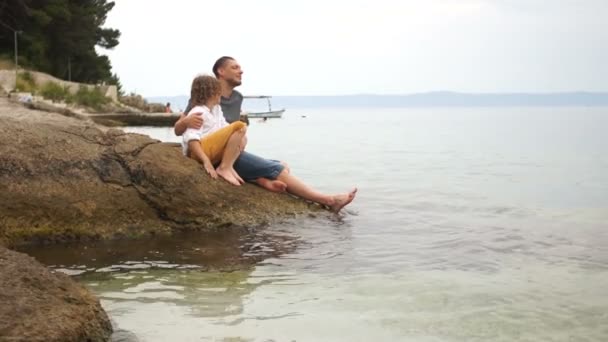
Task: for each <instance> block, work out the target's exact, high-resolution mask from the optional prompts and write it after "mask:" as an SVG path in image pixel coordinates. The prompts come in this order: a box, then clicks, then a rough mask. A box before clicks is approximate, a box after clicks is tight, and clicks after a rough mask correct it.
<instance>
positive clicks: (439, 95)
mask: <svg viewBox="0 0 608 342" xmlns="http://www.w3.org/2000/svg"><path fill="white" fill-rule="evenodd" d="M247 95H249V94H247ZM147 99H148V100H149V101H152V102H161V103H165V102H171V103H172V106H174V108H179V107H180V106H182V107H185V104H186V103H187V101H188V96H185V95H184V96H165V97H163V96H155V97H149V98H147ZM272 105H273V108H317V107H318V108H320V107H368V108H369V107H379V108H391V107H392V108H400V107H606V106H608V92H582V91H581V92H554V93H458V92H449V91H439V92H428V93H416V94H409V95H373V94H361V95H329V96H273V98H272Z"/></svg>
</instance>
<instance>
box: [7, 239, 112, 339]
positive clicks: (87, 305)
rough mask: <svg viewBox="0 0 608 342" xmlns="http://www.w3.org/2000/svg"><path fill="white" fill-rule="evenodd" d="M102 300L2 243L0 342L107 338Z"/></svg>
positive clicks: (107, 326) (108, 333) (110, 330)
mask: <svg viewBox="0 0 608 342" xmlns="http://www.w3.org/2000/svg"><path fill="white" fill-rule="evenodd" d="M111 334H112V325H111V324H110V321H109V319H108V316H107V315H106V313H105V312H104V311H103V309H102V308H101V305H100V304H99V301H98V300H97V299H96V298H95V297H93V295H92V294H91V293H90V292H89V291H88V290H87V289H85V288H84V287H83V286H81V285H79V284H77V283H75V282H74V281H73V280H71V279H70V278H69V277H68V276H66V275H64V274H61V273H53V272H51V271H49V270H48V269H47V268H46V267H44V266H42V265H41V264H39V263H38V262H37V261H36V260H34V259H33V258H31V257H28V256H27V255H25V254H21V253H17V252H13V251H10V250H8V249H6V248H4V247H2V246H0V341H58V342H59V341H61V342H70V341H74V342H77V341H91V342H93V341H107V340H108V339H109V338H110V336H111Z"/></svg>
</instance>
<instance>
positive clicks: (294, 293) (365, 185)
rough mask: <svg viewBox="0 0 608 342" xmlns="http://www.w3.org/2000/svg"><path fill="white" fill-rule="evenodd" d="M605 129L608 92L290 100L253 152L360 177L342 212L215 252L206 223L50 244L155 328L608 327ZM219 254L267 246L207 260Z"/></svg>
mask: <svg viewBox="0 0 608 342" xmlns="http://www.w3.org/2000/svg"><path fill="white" fill-rule="evenodd" d="M303 116H305V117H303ZM128 130H129V131H134V132H141V133H145V134H150V135H152V136H153V137H156V138H158V139H161V140H165V141H179V139H178V138H176V137H175V136H173V135H172V133H171V130H170V129H167V128H129V129H128ZM606 132H608V108H559V109H554V108H458V109H451V108H442V109H438V108H432V109H408V108H401V109H382V110H370V109H355V110H350V109H342V110H337V109H331V110H329V109H328V110H323V109H314V110H312V109H311V110H306V111H298V110H288V111H287V112H286V113H285V117H284V118H283V119H280V120H269V121H268V122H264V123H262V122H259V121H257V120H255V121H254V122H252V125H251V126H250V129H249V133H248V134H249V145H248V150H249V151H251V152H254V153H256V154H259V155H262V156H265V157H271V158H275V159H282V160H285V161H287V162H288V163H289V164H290V166H291V168H292V171H293V172H294V174H296V175H298V176H300V177H301V178H302V179H304V180H305V181H307V182H308V183H310V184H311V185H314V186H315V187H317V188H319V189H320V190H323V191H327V192H341V191H346V190H348V189H349V188H350V187H352V186H357V187H358V188H359V193H358V196H357V198H356V200H355V202H354V203H353V204H352V205H351V206H350V207H348V210H347V211H346V213H345V215H344V217H342V218H340V219H337V218H334V217H331V216H327V217H326V216H324V215H320V216H318V217H305V218H298V219H293V220H289V221H286V222H283V223H281V224H277V225H274V226H271V227H268V228H267V229H265V230H264V232H263V233H260V234H263V237H262V238H259V239H257V240H255V239H254V240H255V241H253V242H252V241H249V242H248V240H247V239H245V240H239V239H238V238H235V237H233V238H232V239H233V240H234V239H236V240H234V241H237V242H235V243H234V244H233V245H238V248H236V249H231V248H232V247H226V248H227V252H225V253H224V252H218V253H216V255H215V257H213V258H210V259H209V258H200V257H198V255H199V254H197V253H198V252H199V251H201V250H205V249H207V250H209V249H213V248H212V247H209V246H207V245H206V244H207V242H202V241H200V242H197V241H196V239H182V240H181V241H180V240H177V241H173V242H171V244H172V246H173V248H169V249H164V247H162V246H161V247H159V246H156V247H154V248H144V251H143V254H136V255H135V256H133V255H132V254H131V255H130V254H129V253H123V254H119V255H118V256H114V257H113V258H109V259H107V260H101V261H100V260H97V257H95V261H91V260H92V259H93V257H91V256H83V255H81V256H80V257H77V256H74V257H73V258H74V259H78V260H73V261H69V260H67V261H66V260H64V261H57V259H53V257H51V256H48V255H47V256H46V257H45V256H42V257H41V258H42V259H43V261H44V260H46V261H47V262H48V263H51V264H54V265H55V267H58V268H62V269H64V270H66V271H67V272H73V273H81V272H83V271H85V270H87V269H88V270H89V271H90V272H84V273H82V274H81V275H80V276H79V278H78V279H80V281H82V282H83V283H85V284H86V285H88V286H89V287H90V288H91V289H92V290H94V291H95V292H96V293H97V294H98V295H99V297H100V298H101V302H102V304H103V306H104V308H105V309H106V311H108V313H109V314H110V316H111V317H112V319H113V320H114V322H115V324H116V326H117V327H118V328H120V329H125V330H128V331H131V332H132V333H134V334H136V335H137V336H138V338H139V339H140V340H143V341H272V340H274V341H514V340H521V341H606V340H608V152H607V151H608V135H607V133H606ZM205 241H207V240H205ZM212 241H216V242H217V241H222V239H216V240H213V239H212ZM268 241H271V242H273V243H274V244H273V243H268ZM217 244H220V245H221V244H222V243H221V242H217V243H216V244H215V245H214V246H216V247H217ZM282 244H288V245H289V248H286V249H284V250H283V251H280V252H279V251H278V250H277V249H276V245H282ZM212 245H213V244H212ZM243 246H247V247H246V248H243ZM118 249H120V247H118ZM264 251H266V252H268V251H270V253H266V254H265V253H264ZM154 253H157V254H154ZM158 253H160V255H159V254H158ZM201 253H202V252H201ZM51 254H52V253H51ZM225 255H228V256H231V257H233V258H237V259H239V258H240V259H247V258H248V257H251V258H254V257H255V256H256V255H257V256H258V257H257V258H254V259H252V261H251V266H250V267H240V268H237V269H236V270H233V271H231V272H220V271H213V270H210V267H209V266H210V265H211V266H213V260H216V261H217V259H218V258H220V259H221V258H222V257H223V256H225ZM260 255H263V257H259V256H260ZM68 259H70V258H68ZM74 265H76V266H74ZM211 269H213V267H211Z"/></svg>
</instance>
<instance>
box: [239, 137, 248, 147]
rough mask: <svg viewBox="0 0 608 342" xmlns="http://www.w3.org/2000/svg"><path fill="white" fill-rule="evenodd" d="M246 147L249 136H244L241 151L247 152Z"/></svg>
mask: <svg viewBox="0 0 608 342" xmlns="http://www.w3.org/2000/svg"><path fill="white" fill-rule="evenodd" d="M245 146H247V135H243V139H242V140H241V146H240V147H241V151H245Z"/></svg>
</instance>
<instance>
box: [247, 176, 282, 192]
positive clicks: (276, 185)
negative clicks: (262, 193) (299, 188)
mask: <svg viewBox="0 0 608 342" xmlns="http://www.w3.org/2000/svg"><path fill="white" fill-rule="evenodd" d="M255 181H256V183H258V185H259V186H261V187H262V188H264V189H266V190H269V191H272V192H285V190H287V184H285V183H284V182H282V181H280V180H276V179H275V180H272V179H268V178H258V179H256V180H255Z"/></svg>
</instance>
